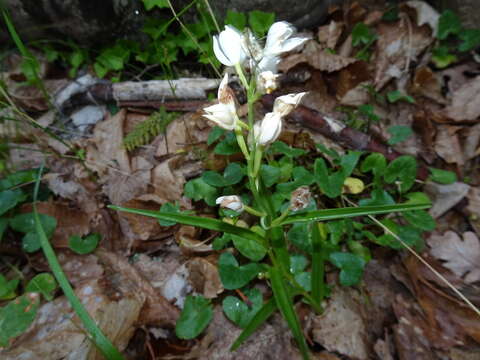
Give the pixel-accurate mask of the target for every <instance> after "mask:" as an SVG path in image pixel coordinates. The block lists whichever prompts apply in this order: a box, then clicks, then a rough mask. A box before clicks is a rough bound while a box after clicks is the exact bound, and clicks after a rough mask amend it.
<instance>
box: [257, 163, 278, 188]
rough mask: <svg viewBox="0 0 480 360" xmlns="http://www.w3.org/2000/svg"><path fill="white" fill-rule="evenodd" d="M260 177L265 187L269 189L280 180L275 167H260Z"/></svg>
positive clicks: (263, 165) (264, 165)
mask: <svg viewBox="0 0 480 360" xmlns="http://www.w3.org/2000/svg"><path fill="white" fill-rule="evenodd" d="M260 177H261V178H262V181H263V184H264V185H265V186H266V187H270V186H272V185H274V184H276V183H277V182H278V180H279V179H280V169H279V168H278V167H276V166H271V165H266V164H262V166H261V167H260Z"/></svg>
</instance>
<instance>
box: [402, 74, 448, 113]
mask: <svg viewBox="0 0 480 360" xmlns="http://www.w3.org/2000/svg"><path fill="white" fill-rule="evenodd" d="M410 91H411V94H412V95H421V96H425V97H426V98H429V99H432V100H434V101H436V102H438V103H439V104H446V103H447V101H446V99H445V97H444V96H443V95H442V83H441V81H440V79H439V76H438V75H437V74H436V73H434V72H433V71H432V70H431V69H430V68H428V67H427V66H422V67H419V68H417V69H416V70H415V76H414V78H413V83H412V86H411V89H410Z"/></svg>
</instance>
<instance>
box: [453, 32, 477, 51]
mask: <svg viewBox="0 0 480 360" xmlns="http://www.w3.org/2000/svg"><path fill="white" fill-rule="evenodd" d="M458 37H459V38H460V39H461V40H462V41H463V42H462V43H461V44H460V45H459V46H458V50H459V51H463V52H465V51H470V50H473V49H475V48H476V47H478V46H479V45H480V29H464V30H463V31H462V32H460V34H459V35H458Z"/></svg>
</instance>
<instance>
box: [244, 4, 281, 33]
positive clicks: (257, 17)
mask: <svg viewBox="0 0 480 360" xmlns="http://www.w3.org/2000/svg"><path fill="white" fill-rule="evenodd" d="M274 21H275V14H274V13H267V12H263V11H259V10H253V11H250V12H249V13H248V23H249V24H250V28H251V29H252V30H253V31H254V32H255V34H256V35H257V36H258V37H263V36H264V35H265V34H266V33H267V31H268V29H270V26H271V25H272V24H273V22H274Z"/></svg>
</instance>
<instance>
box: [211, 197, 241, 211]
mask: <svg viewBox="0 0 480 360" xmlns="http://www.w3.org/2000/svg"><path fill="white" fill-rule="evenodd" d="M215 202H216V204H217V205H220V207H222V208H226V209H230V210H233V211H236V212H242V211H243V202H242V199H240V197H239V196H237V195H228V196H220V197H219V198H217V200H216V201H215Z"/></svg>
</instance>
